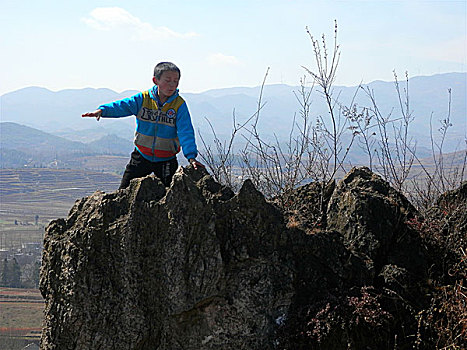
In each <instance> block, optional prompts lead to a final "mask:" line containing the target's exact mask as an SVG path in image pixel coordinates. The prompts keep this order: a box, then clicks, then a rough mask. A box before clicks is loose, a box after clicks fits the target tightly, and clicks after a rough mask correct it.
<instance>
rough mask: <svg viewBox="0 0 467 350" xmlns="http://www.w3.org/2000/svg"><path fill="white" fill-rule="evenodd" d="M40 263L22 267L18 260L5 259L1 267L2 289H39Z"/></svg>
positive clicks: (0, 282)
mask: <svg viewBox="0 0 467 350" xmlns="http://www.w3.org/2000/svg"><path fill="white" fill-rule="evenodd" d="M40 266H41V265H40V263H39V262H34V263H32V264H27V265H24V266H20V264H18V261H17V260H16V259H14V258H13V259H11V260H8V259H7V258H5V259H4V260H3V262H2V264H1V265H0V287H9V288H38V287H39V270H40Z"/></svg>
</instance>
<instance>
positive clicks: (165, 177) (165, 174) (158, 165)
mask: <svg viewBox="0 0 467 350" xmlns="http://www.w3.org/2000/svg"><path fill="white" fill-rule="evenodd" d="M177 167H178V162H177V158H173V159H170V160H167V161H163V162H150V161H149V160H147V159H146V158H144V157H143V156H142V155H141V154H140V153H139V152H138V151H137V150H136V149H135V150H134V151H133V152H132V153H131V159H130V162H129V163H128V164H127V166H126V169H125V173H124V174H123V178H122V182H121V183H120V189H122V188H127V187H128V185H129V184H130V180H132V179H135V178H137V177H144V176H147V175H149V174H151V173H152V172H154V174H155V175H156V176H157V177H158V178H159V179H160V180H161V181H162V183H163V184H164V185H165V186H166V187H168V186H169V185H170V182H171V181H172V177H173V175H174V173H175V171H176V170H177Z"/></svg>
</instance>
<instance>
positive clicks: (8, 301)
mask: <svg viewBox="0 0 467 350" xmlns="http://www.w3.org/2000/svg"><path fill="white" fill-rule="evenodd" d="M43 310H44V301H43V299H42V296H41V294H40V292H39V291H38V290H37V289H19V288H18V289H17V288H0V349H16V348H17V347H18V348H19V347H20V346H21V347H20V348H22V346H24V345H25V344H29V343H36V344H38V343H39V339H40V335H41V325H42V318H43ZM7 345H8V346H9V347H5V346H7Z"/></svg>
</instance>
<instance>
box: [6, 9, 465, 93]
mask: <svg viewBox="0 0 467 350" xmlns="http://www.w3.org/2000/svg"><path fill="white" fill-rule="evenodd" d="M466 18H467V1H466V0H461V1H450V0H443V1H409V0H405V1H404V0H399V1H385V0H372V1H352V0H346V1H331V0H329V1H314V0H295V1H294V0H264V1H263V0H245V1H243V0H237V1H236V0H230V1H223V0H217V1H207V0H171V1H159V0H151V1H148V0H139V1H134V2H133V1H132V2H130V1H105V0H100V1H89V0H80V1H65V0H60V1H55V0H49V1H46V0H44V1H42V0H22V1H18V0H13V1H9V0H0V32H1V36H0V50H1V55H0V66H1V70H0V72H1V75H0V94H3V93H6V92H9V91H13V90H16V89H19V88H22V87H26V86H42V87H46V88H48V89H51V90H54V91H55V90H60V89H66V88H82V87H96V88H97V87H105V88H110V89H113V90H116V91H118V92H120V91H123V90H129V89H136V90H142V89H146V88H148V87H149V86H151V85H152V83H151V78H152V71H153V67H154V65H155V64H156V63H157V62H159V61H165V60H170V61H173V62H174V63H176V64H177V65H178V66H179V67H180V68H181V70H182V79H181V84H180V89H181V91H185V92H200V91H204V90H208V89H213V88H221V87H231V86H256V85H260V84H261V82H262V80H263V77H264V74H265V72H266V70H267V68H268V67H270V71H269V76H268V79H267V83H268V84H273V83H285V84H290V85H298V84H299V80H300V78H301V77H302V76H303V75H304V74H305V70H304V69H303V68H302V66H306V67H308V68H310V69H314V68H315V62H314V56H313V51H312V46H311V42H310V38H309V36H308V35H307V33H306V30H305V27H307V26H308V27H309V30H310V32H311V33H312V34H313V35H314V36H315V37H317V38H319V37H320V36H321V34H323V33H324V34H325V35H326V37H327V39H328V42H329V45H331V44H332V39H333V30H334V20H337V23H338V28H339V29H338V41H339V44H340V46H341V52H342V53H341V59H340V66H339V69H338V74H337V80H336V83H337V84H339V85H357V84H358V83H360V82H361V81H363V82H365V83H367V82H371V81H373V80H378V79H380V80H392V74H393V73H392V72H393V70H394V69H395V70H396V71H397V72H398V75H399V76H403V75H404V72H405V71H408V72H409V75H410V76H417V75H432V74H437V73H444V72H461V71H462V72H465V71H466V70H467V64H466V57H467V21H466Z"/></svg>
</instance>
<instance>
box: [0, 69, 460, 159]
mask: <svg viewBox="0 0 467 350" xmlns="http://www.w3.org/2000/svg"><path fill="white" fill-rule="evenodd" d="M404 79H405V78H404ZM404 79H401V78H399V87H400V90H401V92H402V93H403V92H404V89H407V87H406V82H405V80H404ZM466 81H467V73H455V72H454V73H444V74H436V75H432V76H415V77H412V78H410V79H409V86H408V92H409V99H410V100H409V102H410V106H409V108H410V112H411V113H413V116H414V117H415V118H414V120H413V122H412V123H413V125H412V133H413V135H414V136H415V137H416V138H417V139H418V141H419V144H420V145H421V146H424V147H430V143H429V136H430V123H432V124H433V126H432V127H433V129H434V130H436V129H437V127H438V123H439V121H440V120H443V119H445V118H446V116H447V113H448V104H449V94H448V92H447V91H448V89H449V88H450V89H451V115H450V118H451V123H452V124H453V126H454V127H453V128H451V132H452V134H451V135H450V137H449V139H448V140H447V144H446V146H447V148H448V151H453V150H455V149H456V147H458V143H459V141H462V140H463V139H464V138H465V135H467V118H466V116H467V112H466V110H467V106H466V103H465V96H466V85H467V84H466ZM363 86H365V87H368V88H369V90H370V91H372V92H373V93H374V97H375V100H376V103H377V105H378V107H379V109H380V111H381V113H382V115H383V116H387V115H389V114H392V115H393V116H394V118H397V117H398V114H400V111H399V110H400V107H399V106H400V101H399V99H398V96H397V93H396V90H395V84H394V82H385V81H381V80H375V81H373V82H370V83H367V84H364V85H363ZM260 89H261V86H256V87H230V88H223V89H211V90H207V91H204V92H201V93H189V92H186V93H184V92H183V89H182V90H181V95H182V97H184V98H185V100H186V101H187V103H188V107H189V110H190V112H191V115H192V119H193V123H194V126H195V130H196V132H197V133H201V134H202V135H203V137H205V138H206V139H209V137H212V134H211V128H210V126H209V123H208V121H209V122H210V123H211V124H212V126H213V127H214V129H215V131H216V134H217V135H218V136H219V137H220V138H224V139H226V138H228V137H230V134H231V130H232V123H233V116H234V115H235V120H236V122H237V123H242V122H244V121H246V120H248V118H249V117H251V116H252V115H253V114H254V113H255V112H256V111H257V108H258V100H259V97H260V96H259V93H260ZM299 90H300V87H299V86H291V85H285V84H270V85H265V86H264V89H263V95H262V96H261V102H262V103H264V106H263V107H262V109H261V113H260V120H259V123H258V128H259V130H260V131H261V133H262V134H263V136H266V137H267V138H270V139H273V138H274V135H276V136H278V137H279V138H280V139H281V138H282V139H287V138H288V134H289V130H290V128H291V127H292V123H293V119H294V116H295V115H297V116H298V115H299V113H300V105H299V102H298V101H297V97H296V96H295V93H298V92H299ZM356 90H357V87H355V86H354V87H346V86H335V87H334V96H336V97H337V96H339V98H340V101H341V102H342V103H343V104H344V105H346V104H347V105H348V104H349V103H350V101H352V99H353V96H354V95H355V92H356ZM134 93H137V91H136V90H125V91H123V92H115V91H113V90H110V89H108V88H98V89H94V88H83V89H65V90H59V91H56V92H54V91H51V90H48V89H46V88H42V87H28V88H23V89H20V90H17V91H13V92H10V93H7V94H4V95H2V96H1V102H2V103H1V120H2V121H10V122H16V123H19V124H22V125H27V126H30V127H34V128H37V129H39V130H43V131H46V132H50V133H53V134H55V135H58V136H65V135H67V137H68V138H74V139H77V140H81V141H85V142H90V141H95V140H97V139H100V138H101V137H103V136H105V135H107V134H113V133H114V134H118V135H119V136H122V137H123V138H128V139H132V137H133V136H132V135H133V132H134V124H135V121H134V118H132V117H129V118H118V119H106V120H105V121H103V120H101V121H100V122H99V123H98V124H97V125H96V123H95V121H94V120H92V119H91V118H81V114H82V113H83V112H85V111H89V110H93V109H95V108H97V106H99V105H100V104H102V103H106V102H110V101H113V100H116V99H121V98H125V97H129V96H131V95H132V94H134ZM311 99H312V103H311V112H310V113H311V114H310V117H311V119H315V118H317V117H318V116H322V117H323V118H325V119H326V118H327V115H328V113H327V110H326V106H325V103H324V100H323V98H322V96H321V95H320V94H319V92H318V91H317V87H315V88H314V92H313V93H312V95H311ZM25 101H26V102H25ZM355 101H356V103H357V104H358V106H360V107H363V106H368V105H371V103H370V101H369V98H368V96H366V94H365V93H364V92H363V91H361V92H360V93H359V94H358V95H357V98H356V100H355ZM278 125H280V126H281V127H280V128H278ZM86 129H89V130H91V129H93V132H90V136H89V137H88V136H87V133H83V132H82V130H86ZM91 134H92V135H91ZM455 141H457V142H455Z"/></svg>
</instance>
